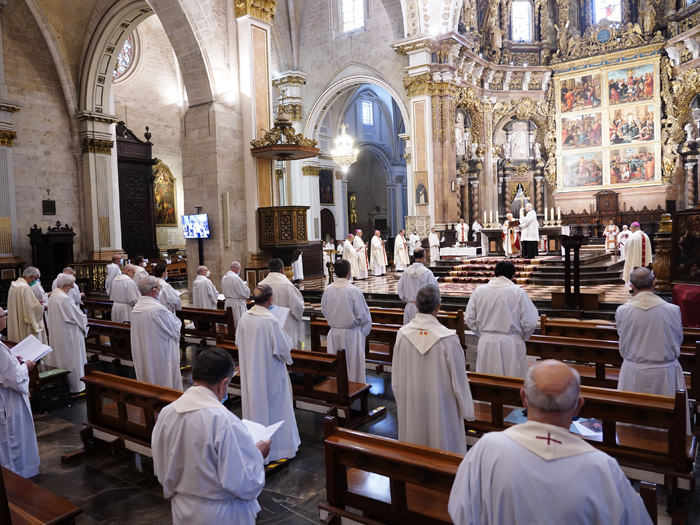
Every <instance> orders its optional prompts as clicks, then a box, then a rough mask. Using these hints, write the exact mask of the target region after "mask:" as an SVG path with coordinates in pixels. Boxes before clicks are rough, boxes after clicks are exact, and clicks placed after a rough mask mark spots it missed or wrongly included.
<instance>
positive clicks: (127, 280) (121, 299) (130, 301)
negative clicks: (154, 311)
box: [109, 264, 140, 323]
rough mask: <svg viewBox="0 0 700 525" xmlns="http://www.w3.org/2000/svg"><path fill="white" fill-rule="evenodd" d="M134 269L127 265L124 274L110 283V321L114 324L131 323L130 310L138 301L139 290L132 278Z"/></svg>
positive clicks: (132, 266) (131, 265)
mask: <svg viewBox="0 0 700 525" xmlns="http://www.w3.org/2000/svg"><path fill="white" fill-rule="evenodd" d="M135 272H136V267H135V266H134V265H133V264H127V265H126V266H125V267H124V273H123V274H121V275H118V276H117V277H116V278H115V279H114V281H112V291H111V293H110V294H109V298H110V299H111V300H112V321H114V322H115V323H128V322H130V321H131V310H133V309H134V305H135V304H136V301H138V300H139V296H140V295H139V289H138V288H137V287H136V283H135V282H134V279H133V276H134V274H135Z"/></svg>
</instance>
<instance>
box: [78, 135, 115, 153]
mask: <svg viewBox="0 0 700 525" xmlns="http://www.w3.org/2000/svg"><path fill="white" fill-rule="evenodd" d="M81 146H82V150H83V153H99V154H101V155H111V154H112V146H114V142H113V141H111V140H103V139H93V138H83V141H82V143H81Z"/></svg>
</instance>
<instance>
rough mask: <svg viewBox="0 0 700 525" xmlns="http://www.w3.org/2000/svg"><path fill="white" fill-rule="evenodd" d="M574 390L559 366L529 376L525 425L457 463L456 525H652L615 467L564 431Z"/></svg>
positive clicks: (570, 375)
mask: <svg viewBox="0 0 700 525" xmlns="http://www.w3.org/2000/svg"><path fill="white" fill-rule="evenodd" d="M392 374H393V372H392ZM580 383H581V380H580V378H579V375H578V373H577V372H576V371H575V370H574V369H572V368H570V367H568V366H566V365H565V364H563V363H561V362H559V361H553V360H546V361H540V362H539V363H538V364H536V365H535V366H533V367H531V368H530V369H529V370H528V372H527V378H526V379H525V385H524V388H523V389H522V390H520V397H521V399H522V402H523V404H524V406H525V407H526V408H527V418H528V421H527V423H523V424H520V425H515V426H512V427H510V428H508V429H507V430H505V431H503V432H490V433H488V434H486V435H485V436H483V437H481V438H480V439H479V441H478V442H477V443H476V445H474V446H473V447H471V448H470V449H469V452H467V454H466V456H464V459H463V460H462V463H461V464H460V466H459V469H458V470H457V476H456V477H455V481H454V483H453V485H452V492H451V493H450V501H449V505H448V512H449V514H450V517H451V518H452V522H453V523H455V525H477V524H516V523H522V524H526V523H528V524H529V523H543V524H544V523H546V524H551V525H563V524H566V525H593V524H595V525H611V524H615V525H651V519H650V517H649V514H648V513H647V511H646V509H645V507H644V504H643V503H642V499H641V498H640V497H639V495H638V494H637V493H636V492H635V490H634V488H633V487H632V484H631V483H630V481H629V480H628V479H627V478H626V477H625V474H624V473H623V472H622V470H621V469H620V466H619V465H618V463H617V460H615V458H612V457H610V456H608V455H607V454H605V453H604V452H601V451H600V450H598V449H596V448H594V447H593V446H592V445H590V444H589V443H587V442H586V441H584V440H583V439H581V438H580V437H578V436H576V435H574V434H572V433H570V432H569V426H570V425H571V420H572V418H573V417H575V416H576V415H577V414H578V413H579V411H580V410H581V407H582V406H583V401H584V400H583V398H582V397H581V396H580V395H579V385H580Z"/></svg>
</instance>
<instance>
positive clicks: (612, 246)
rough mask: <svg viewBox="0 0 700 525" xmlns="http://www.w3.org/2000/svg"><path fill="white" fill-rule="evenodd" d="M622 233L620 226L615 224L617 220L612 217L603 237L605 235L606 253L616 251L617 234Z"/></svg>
mask: <svg viewBox="0 0 700 525" xmlns="http://www.w3.org/2000/svg"><path fill="white" fill-rule="evenodd" d="M619 233H620V228H618V227H617V226H616V225H615V221H614V220H612V219H610V221H609V222H608V225H607V226H606V227H605V232H603V237H605V253H611V252H612V253H615V250H617V235H618V234H619Z"/></svg>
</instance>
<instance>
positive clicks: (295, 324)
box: [259, 258, 306, 348]
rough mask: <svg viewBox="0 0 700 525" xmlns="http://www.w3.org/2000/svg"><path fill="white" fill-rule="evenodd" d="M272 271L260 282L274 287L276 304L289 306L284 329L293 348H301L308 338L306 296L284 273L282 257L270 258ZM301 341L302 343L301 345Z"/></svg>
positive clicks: (269, 264)
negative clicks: (305, 313)
mask: <svg viewBox="0 0 700 525" xmlns="http://www.w3.org/2000/svg"><path fill="white" fill-rule="evenodd" d="M268 266H269V268H270V273H268V274H267V277H265V278H264V279H263V280H262V281H260V283H259V284H266V285H268V286H270V287H271V288H272V291H273V292H274V294H275V304H276V305H277V306H284V307H285V308H289V315H288V316H287V320H286V321H285V323H284V326H283V328H284V331H285V332H286V333H287V335H288V336H289V340H290V341H291V343H292V348H297V347H299V348H301V347H302V346H303V342H304V341H305V340H306V327H305V325H304V298H303V297H302V295H301V292H300V291H299V288H297V287H296V286H294V284H293V283H292V281H290V280H289V279H287V276H286V275H284V273H283V272H284V263H283V262H282V259H277V258H275V259H270V262H269V263H268ZM300 343H301V345H300Z"/></svg>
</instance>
